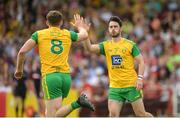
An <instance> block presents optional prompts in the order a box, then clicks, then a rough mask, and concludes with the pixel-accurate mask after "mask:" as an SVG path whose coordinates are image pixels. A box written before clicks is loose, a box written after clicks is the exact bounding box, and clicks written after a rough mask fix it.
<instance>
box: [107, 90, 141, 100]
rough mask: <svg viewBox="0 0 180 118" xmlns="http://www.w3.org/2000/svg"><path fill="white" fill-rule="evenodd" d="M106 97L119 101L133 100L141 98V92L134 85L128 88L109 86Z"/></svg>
mask: <svg viewBox="0 0 180 118" xmlns="http://www.w3.org/2000/svg"><path fill="white" fill-rule="evenodd" d="M108 94H109V95H108V99H109V100H110V99H111V100H116V101H121V102H125V101H127V102H134V101H136V100H137V99H139V98H142V95H141V92H140V91H139V90H136V88H135V87H128V88H110V89H109V93H108Z"/></svg>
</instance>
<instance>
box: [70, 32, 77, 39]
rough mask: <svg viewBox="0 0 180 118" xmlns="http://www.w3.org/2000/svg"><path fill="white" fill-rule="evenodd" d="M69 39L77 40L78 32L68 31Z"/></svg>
mask: <svg viewBox="0 0 180 118" xmlns="http://www.w3.org/2000/svg"><path fill="white" fill-rule="evenodd" d="M70 36H71V41H73V42H75V41H77V40H78V34H77V33H76V32H74V31H70Z"/></svg>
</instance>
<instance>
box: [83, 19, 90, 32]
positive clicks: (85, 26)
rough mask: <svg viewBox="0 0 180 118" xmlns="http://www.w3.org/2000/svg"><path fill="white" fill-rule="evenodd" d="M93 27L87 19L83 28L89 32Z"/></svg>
mask: <svg viewBox="0 0 180 118" xmlns="http://www.w3.org/2000/svg"><path fill="white" fill-rule="evenodd" d="M90 27H91V23H89V22H88V21H87V19H84V25H83V28H84V29H86V31H89V30H90Z"/></svg>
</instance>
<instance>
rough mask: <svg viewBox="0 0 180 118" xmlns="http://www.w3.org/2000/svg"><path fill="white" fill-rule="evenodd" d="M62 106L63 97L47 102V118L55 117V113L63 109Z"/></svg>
mask: <svg viewBox="0 0 180 118" xmlns="http://www.w3.org/2000/svg"><path fill="white" fill-rule="evenodd" d="M61 104H62V97H59V98H55V99H50V100H45V105H46V111H45V115H46V117H55V113H56V111H57V110H58V109H59V108H60V107H61Z"/></svg>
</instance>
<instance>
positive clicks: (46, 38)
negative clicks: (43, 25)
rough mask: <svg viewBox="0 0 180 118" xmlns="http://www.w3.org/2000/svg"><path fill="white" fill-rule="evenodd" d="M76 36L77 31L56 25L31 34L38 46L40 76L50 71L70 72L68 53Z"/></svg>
mask: <svg viewBox="0 0 180 118" xmlns="http://www.w3.org/2000/svg"><path fill="white" fill-rule="evenodd" d="M77 38H78V35H77V33H75V32H73V31H68V30H66V29H63V30H61V29H60V28H58V27H50V28H48V29H44V30H40V31H37V32H35V33H33V34H32V36H31V39H33V40H34V41H35V42H36V43H37V44H38V48H39V56H40V59H41V73H42V76H45V75H46V74H48V73H52V72H62V73H70V67H69V64H68V55H69V50H70V47H71V43H72V42H74V41H77Z"/></svg>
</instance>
